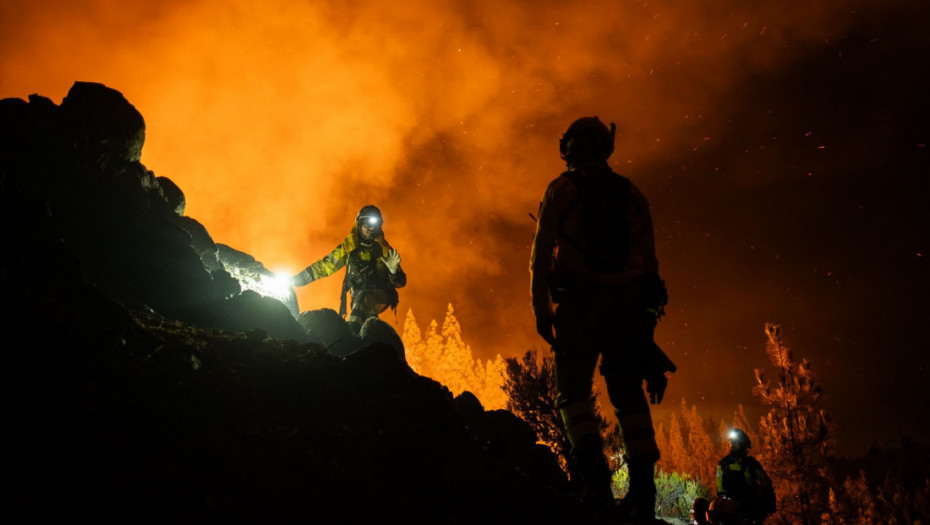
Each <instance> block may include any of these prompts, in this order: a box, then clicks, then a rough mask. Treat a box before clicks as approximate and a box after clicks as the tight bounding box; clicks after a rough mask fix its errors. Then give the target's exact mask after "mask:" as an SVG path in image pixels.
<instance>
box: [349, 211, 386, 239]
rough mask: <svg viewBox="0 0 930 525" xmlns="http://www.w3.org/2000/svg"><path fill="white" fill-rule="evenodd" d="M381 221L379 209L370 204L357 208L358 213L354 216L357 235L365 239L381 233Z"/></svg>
mask: <svg viewBox="0 0 930 525" xmlns="http://www.w3.org/2000/svg"><path fill="white" fill-rule="evenodd" d="M382 222H383V219H382V218H381V210H379V209H378V208H377V207H375V206H372V205H370V204H369V205H368V206H365V207H364V208H362V209H361V210H359V212H358V215H357V216H356V217H355V224H356V225H357V226H358V235H359V237H361V238H362V239H363V240H366V241H370V240H372V239H374V238H375V237H377V236H378V234H379V233H381V223H382Z"/></svg>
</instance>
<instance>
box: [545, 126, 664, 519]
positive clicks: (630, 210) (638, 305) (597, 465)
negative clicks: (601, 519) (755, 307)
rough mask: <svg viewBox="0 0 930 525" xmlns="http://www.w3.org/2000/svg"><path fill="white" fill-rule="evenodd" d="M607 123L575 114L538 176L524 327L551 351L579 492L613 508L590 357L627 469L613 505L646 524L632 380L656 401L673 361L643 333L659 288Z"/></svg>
mask: <svg viewBox="0 0 930 525" xmlns="http://www.w3.org/2000/svg"><path fill="white" fill-rule="evenodd" d="M615 130H616V126H614V125H613V124H611V126H610V129H608V128H607V126H605V125H604V124H603V123H602V122H601V121H600V120H599V119H598V118H597V117H585V118H581V119H578V120H576V121H575V122H574V123H573V124H572V125H571V126H570V127H569V128H568V130H567V131H566V132H565V133H564V134H563V135H562V138H561V140H560V141H559V146H560V151H561V155H562V158H563V159H564V160H565V162H566V165H567V167H568V169H567V171H565V172H564V173H562V174H561V175H560V176H558V177H556V178H555V179H554V180H552V181H551V182H550V183H549V185H548V187H547V188H546V192H545V194H544V195H543V199H542V202H541V203H540V208H539V218H538V221H537V229H536V236H535V239H534V241H533V249H532V253H531V256H530V273H531V292H532V303H533V311H534V314H535V316H536V329H537V331H538V332H539V334H540V335H541V336H542V337H543V338H544V339H545V340H546V341H547V342H549V343H550V344H551V345H552V350H553V352H554V354H555V374H556V387H557V390H558V398H557V408H558V409H559V411H560V413H561V417H562V422H563V424H564V427H565V430H566V433H567V435H568V438H569V440H570V442H571V445H572V451H571V453H572V456H573V459H574V461H575V463H576V471H577V472H579V474H580V476H581V477H582V478H583V479H582V485H583V487H584V497H585V499H587V500H589V501H593V502H598V503H602V504H605V505H613V504H614V500H613V493H612V490H611V472H610V468H609V465H608V463H607V460H606V458H605V457H604V453H603V450H602V446H603V445H602V443H603V442H602V438H601V435H600V429H599V428H598V421H597V417H596V415H595V407H594V398H593V397H592V380H593V374H594V368H595V366H596V365H597V361H598V357H601V358H602V360H601V367H600V371H601V374H602V375H603V376H604V379H605V380H606V383H607V392H608V395H609V397H610V401H611V403H612V404H613V406H614V407H615V414H616V416H617V420H618V423H619V425H620V430H621V432H622V435H623V447H624V451H625V455H626V463H627V465H628V468H629V476H630V491H629V493H628V495H627V496H626V498H624V500H623V501H622V502H620V504H619V507H620V508H621V512H622V514H624V515H625V516H626V518H627V519H629V520H631V521H634V522H644V523H652V522H653V520H654V519H655V498H656V496H655V492H656V489H655V481H654V468H655V463H656V461H657V460H658V459H659V450H658V448H657V446H656V441H655V432H654V429H653V426H652V418H651V415H650V411H649V402H648V401H647V399H646V394H645V393H644V392H643V382H644V381H645V382H646V390H647V392H648V394H649V397H650V399H651V401H652V403H659V402H661V400H662V396H663V395H664V393H665V388H666V386H667V384H668V379H667V377H666V372H674V371H675V369H676V367H675V365H674V364H673V363H672V362H671V360H669V358H668V357H667V356H666V355H665V353H664V352H662V350H661V349H660V348H659V347H658V346H657V345H656V344H655V342H654V340H653V331H654V329H655V326H656V323H657V321H658V318H659V317H660V316H661V315H662V313H663V307H664V305H665V303H666V302H667V294H666V292H665V284H664V282H663V281H662V280H661V279H660V278H659V274H658V262H657V260H656V255H655V242H654V237H653V235H654V234H653V228H652V219H651V216H650V213H649V206H648V204H647V202H646V199H645V197H644V196H643V195H642V193H640V191H639V189H637V188H636V186H635V185H633V183H632V182H630V180H629V179H627V178H625V177H622V176H620V175H618V174H616V173H614V172H613V171H612V170H611V168H610V166H609V165H608V163H607V159H608V158H609V157H610V156H611V154H612V153H613V147H614V135H615ZM556 304H557V308H555V309H554V305H556Z"/></svg>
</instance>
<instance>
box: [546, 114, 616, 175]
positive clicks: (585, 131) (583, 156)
mask: <svg viewBox="0 0 930 525" xmlns="http://www.w3.org/2000/svg"><path fill="white" fill-rule="evenodd" d="M616 134H617V126H616V124H614V123H613V122H611V123H610V129H607V126H605V125H604V123H603V122H601V120H600V119H599V118H597V117H582V118H580V119H578V120H576V121H575V122H572V125H571V126H569V127H568V129H567V130H566V131H565V133H563V134H562V137H561V138H560V139H559V152H560V153H561V154H562V158H563V159H565V162H568V163H569V164H571V163H573V162H577V161H582V160H607V159H608V158H609V157H610V156H611V155H613V154H614V137H615V136H616Z"/></svg>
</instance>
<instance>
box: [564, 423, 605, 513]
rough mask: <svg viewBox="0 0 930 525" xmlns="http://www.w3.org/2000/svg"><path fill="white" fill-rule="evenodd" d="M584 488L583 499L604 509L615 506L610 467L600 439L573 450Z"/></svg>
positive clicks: (584, 442)
mask: <svg viewBox="0 0 930 525" xmlns="http://www.w3.org/2000/svg"><path fill="white" fill-rule="evenodd" d="M572 456H573V457H574V458H575V463H576V464H577V466H578V473H579V474H580V477H581V483H582V487H583V493H582V499H583V500H585V501H586V502H589V503H593V504H595V505H599V506H603V507H612V506H613V505H614V493H613V490H612V489H611V473H610V466H609V465H608V464H607V458H605V457H604V452H603V451H602V450H601V442H600V439H590V440H584V441H582V442H581V443H579V444H578V445H576V446H575V447H574V448H572Z"/></svg>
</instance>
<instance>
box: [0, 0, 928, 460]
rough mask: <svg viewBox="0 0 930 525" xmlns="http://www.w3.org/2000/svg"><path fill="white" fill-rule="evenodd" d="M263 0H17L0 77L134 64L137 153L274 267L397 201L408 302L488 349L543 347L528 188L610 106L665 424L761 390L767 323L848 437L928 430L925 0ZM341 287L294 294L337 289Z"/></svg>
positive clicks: (16, 86)
mask: <svg viewBox="0 0 930 525" xmlns="http://www.w3.org/2000/svg"><path fill="white" fill-rule="evenodd" d="M253 4H254V2H247V1H244V0H243V1H219V0H215V1H212V0H211V1H200V2H197V1H188V0H185V1H180V0H178V1H162V2H148V3H146V2H135V3H133V4H132V5H127V4H124V3H122V2H116V1H105V0H97V1H90V2H87V1H63V0H62V1H45V0H39V1H25V0H14V1H10V0H2V2H0V35H2V36H0V97H4V98H5V97H20V98H25V97H27V96H28V95H29V94H31V93H38V94H41V95H44V96H47V97H49V98H51V99H52V100H53V101H55V102H56V103H59V102H60V101H61V99H62V98H63V97H64V95H65V94H66V93H67V90H68V88H69V87H70V86H71V84H72V83H73V82H74V81H77V80H81V81H93V82H101V83H104V84H106V85H108V86H109V87H112V88H115V89H117V90H120V91H121V92H122V93H123V94H124V95H125V96H126V97H127V99H129V101H130V102H131V103H133V104H134V105H135V106H136V108H137V109H139V111H140V112H141V113H142V114H143V116H144V117H145V119H146V124H147V132H146V135H147V139H146V145H145V148H144V149H143V156H142V162H143V163H144V164H145V165H146V167H148V168H149V169H151V170H153V171H154V172H155V174H156V175H157V176H165V177H169V178H171V179H172V180H174V181H175V182H176V183H177V184H178V185H179V186H180V187H181V188H182V189H183V190H184V192H185V194H186V196H187V202H188V208H187V215H189V216H191V217H194V218H195V219H197V220H199V221H200V222H202V223H203V224H204V225H205V226H206V227H207V229H208V230H209V231H210V233H211V234H212V236H213V238H214V239H215V240H216V241H217V242H221V243H225V244H229V245H231V246H233V247H234V248H237V249H240V250H243V251H246V252H249V253H251V254H252V255H254V256H255V257H256V258H257V259H259V260H261V261H263V262H264V263H265V265H266V266H268V267H269V268H271V269H272V270H276V271H278V270H280V271H287V272H291V273H293V272H296V271H298V270H300V269H302V268H303V267H304V266H306V265H308V264H309V263H311V262H314V261H315V260H317V259H318V258H320V257H321V256H323V255H325V254H326V253H328V252H329V250H331V249H332V248H333V247H335V246H336V244H338V242H339V241H340V240H341V239H342V238H343V237H344V236H345V234H346V233H347V232H348V230H349V228H350V227H351V224H352V221H353V219H354V217H355V214H356V212H357V211H358V209H359V208H361V207H362V206H363V205H366V204H376V205H378V206H379V207H380V208H381V209H382V211H383V212H384V218H385V231H386V233H387V236H388V239H389V241H390V242H391V244H392V245H394V246H395V247H396V248H397V249H398V250H399V251H400V253H401V256H402V257H403V266H404V269H405V271H406V272H407V274H408V276H409V284H408V286H407V287H406V288H405V289H403V290H402V291H401V303H400V306H399V308H398V312H397V317H398V323H399V324H398V327H400V326H401V325H402V323H403V320H404V317H405V316H406V314H407V311H408V309H412V310H413V312H414V314H415V315H416V318H417V320H418V321H419V323H420V325H421V328H423V329H425V328H426V325H427V324H428V322H429V321H430V320H431V319H437V320H438V321H440V322H441V321H442V316H443V315H444V314H445V311H446V305H447V304H448V303H450V302H451V303H452V304H453V305H454V307H455V311H456V315H457V316H458V318H459V320H460V322H461V324H462V328H463V332H464V333H463V335H464V338H465V340H466V342H468V343H469V344H470V345H471V346H472V349H473V351H474V352H475V353H476V354H478V355H479V356H481V357H485V358H486V357H492V356H494V355H495V354H497V353H501V354H502V355H504V356H516V355H520V354H522V353H523V352H524V351H526V350H527V349H529V348H533V347H535V348H539V349H543V345H544V343H543V341H542V340H541V339H540V338H539V337H538V336H536V334H535V330H534V322H533V318H532V312H531V310H530V307H529V273H528V259H529V252H530V244H531V242H532V237H533V232H534V228H535V225H534V223H533V222H532V220H531V219H530V217H529V213H535V212H536V210H537V207H538V202H539V199H540V198H541V196H542V192H543V190H544V189H545V187H546V184H547V183H548V182H549V180H550V179H552V178H554V177H555V176H557V175H558V174H559V173H560V172H561V171H562V169H563V164H562V161H561V159H560V158H559V155H558V143H557V141H558V138H559V135H560V134H561V133H562V132H563V131H564V130H565V128H566V127H567V126H568V125H569V124H570V123H571V122H572V121H573V120H574V119H575V118H577V117H580V116H589V115H598V116H599V117H600V118H601V119H602V120H603V121H605V122H616V123H617V126H618V133H617V144H616V153H615V155H614V156H613V158H612V159H611V161H610V162H611V164H612V165H613V166H614V169H615V170H616V171H618V172H620V173H623V174H624V175H627V176H629V177H630V178H631V179H632V180H633V181H634V183H636V184H637V185H638V186H639V187H640V188H641V189H642V190H643V192H644V193H645V195H646V196H647V198H648V199H649V201H650V204H651V207H652V213H653V220H654V223H655V225H656V237H657V250H658V256H659V264H660V271H661V274H662V276H663V277H664V278H665V280H666V282H667V285H668V288H669V293H670V304H669V307H668V309H667V314H668V315H667V316H666V317H665V318H663V320H662V321H661V323H660V325H659V328H658V331H657V341H658V342H659V344H660V345H661V346H662V347H663V348H665V349H666V351H667V353H668V354H669V355H670V356H671V357H672V359H673V360H674V361H675V362H676V363H677V364H678V365H679V371H678V372H677V373H676V374H675V375H674V376H673V379H672V382H671V386H670V387H669V392H668V394H667V399H669V400H670V401H668V402H667V403H666V405H667V406H666V405H663V407H662V408H661V409H660V410H658V411H657V415H656V419H657V421H660V420H662V419H663V418H665V417H667V414H668V411H670V410H677V407H678V403H679V402H680V400H681V399H682V398H684V399H685V400H686V401H687V402H688V403H689V404H691V403H694V404H696V405H697V406H698V409H699V411H700V412H701V413H702V414H703V415H705V416H711V417H714V418H715V419H719V418H721V417H723V418H727V419H729V418H730V416H731V415H732V412H733V411H734V410H735V408H736V406H737V404H738V403H743V404H744V405H746V407H747V410H748V411H749V412H750V414H759V413H760V411H761V408H760V407H758V403H757V401H756V400H755V398H754V397H753V396H752V393H751V389H752V386H753V383H754V377H753V369H754V368H757V367H763V368H764V367H766V365H768V362H767V360H766V356H765V335H764V333H763V327H764V324H765V323H767V322H771V323H776V324H779V325H781V326H782V327H783V329H784V334H785V337H786V342H787V343H788V344H789V345H790V346H791V347H792V349H793V350H794V354H795V356H796V357H798V358H802V357H803V358H808V359H809V360H810V361H811V364H812V367H813V370H814V372H815V374H816V375H817V378H818V379H819V381H820V382H821V384H822V385H823V388H824V390H825V391H826V394H827V401H826V405H825V408H826V409H827V411H828V412H829V413H830V414H831V415H832V417H833V420H834V421H835V423H836V424H837V434H836V435H837V440H838V449H839V451H840V452H841V453H843V454H858V453H861V452H864V451H865V450H866V448H867V447H868V446H869V445H870V444H871V443H873V442H875V441H877V440H883V441H885V442H888V443H894V442H898V441H900V439H901V438H903V437H905V436H910V437H913V438H917V439H919V440H923V441H928V440H930V423H928V418H927V417H925V414H926V412H927V409H926V406H927V402H928V401H930V395H928V393H927V388H928V387H927V381H928V379H930V377H928V370H927V367H928V364H930V363H928V361H930V360H928V357H927V354H928V352H930V343H928V338H927V336H926V335H925V333H924V332H925V330H926V327H927V326H930V322H928V321H930V313H928V312H930V299H928V295H930V217H928V211H927V209H928V200H930V183H928V175H930V158H928V157H930V152H928V149H927V144H928V142H930V124H928V122H930V103H928V93H930V73H928V72H930V31H928V30H927V28H928V27H930V2H927V1H925V0H891V1H885V2H874V1H873V2H865V1H853V0H848V1H838V0H834V1H825V2H809V1H800V0H786V1H781V2H774V1H762V2H738V1H735V0H726V1H717V2H700V3H696V2H695V3H694V4H698V5H693V6H689V7H687V8H682V7H681V6H680V5H679V4H681V2H673V1H671V0H659V1H649V2H644V1H639V2H630V1H590V2H570V1H565V0H560V1H539V2H520V1H500V2H478V1H471V2H469V1H446V2H441V1H435V2H415V1H407V2H403V1H395V2H377V1H344V2H331V3H329V5H327V4H324V3H322V2H302V3H297V2H291V1H285V0H269V1H266V2H263V3H262V5H263V6H264V7H262V8H261V9H258V8H256V7H254V6H253ZM318 4H319V5H318ZM701 4H708V5H701ZM340 284H341V277H334V278H331V279H328V280H325V281H320V282H317V283H313V284H311V285H310V286H308V287H305V288H303V289H301V290H300V295H299V297H300V302H301V308H302V309H303V310H307V309H313V308H320V307H330V308H337V307H338V299H337V297H338V289H339V286H340ZM382 318H385V319H387V320H390V321H391V322H393V316H392V315H391V314H389V313H388V314H386V315H382Z"/></svg>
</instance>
